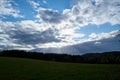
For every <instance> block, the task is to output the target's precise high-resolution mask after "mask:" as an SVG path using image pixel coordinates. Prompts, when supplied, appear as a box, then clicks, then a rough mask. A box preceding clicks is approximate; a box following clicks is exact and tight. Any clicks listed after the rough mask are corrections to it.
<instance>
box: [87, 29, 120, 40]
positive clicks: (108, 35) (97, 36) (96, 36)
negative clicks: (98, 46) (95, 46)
mask: <svg viewBox="0 0 120 80" xmlns="http://www.w3.org/2000/svg"><path fill="white" fill-rule="evenodd" d="M118 34H120V30H116V31H112V32H108V33H105V32H102V33H99V34H96V33H91V34H90V35H89V40H90V41H94V40H102V39H107V38H112V37H115V36H116V35H118Z"/></svg>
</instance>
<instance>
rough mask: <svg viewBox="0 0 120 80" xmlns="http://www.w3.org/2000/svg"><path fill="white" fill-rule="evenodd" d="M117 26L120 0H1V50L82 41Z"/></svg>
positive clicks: (106, 33)
mask: <svg viewBox="0 0 120 80" xmlns="http://www.w3.org/2000/svg"><path fill="white" fill-rule="evenodd" d="M119 30H120V0H0V49H2V50H3V49H23V50H32V49H37V48H52V47H54V48H58V47H63V46H69V45H75V44H82V43H84V42H90V41H97V40H102V39H107V38H111V37H114V36H116V35H117V34H118V33H120V31H119ZM111 34H112V35H111ZM96 44H100V42H96Z"/></svg>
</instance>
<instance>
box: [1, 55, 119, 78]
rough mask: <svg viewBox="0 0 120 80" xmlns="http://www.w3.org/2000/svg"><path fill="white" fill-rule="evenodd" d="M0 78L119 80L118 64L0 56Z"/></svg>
mask: <svg viewBox="0 0 120 80" xmlns="http://www.w3.org/2000/svg"><path fill="white" fill-rule="evenodd" d="M0 80H120V65H117V64H114V65H113V64H79V63H61V62H51V61H41V60H33V59H24V58H10V57H0Z"/></svg>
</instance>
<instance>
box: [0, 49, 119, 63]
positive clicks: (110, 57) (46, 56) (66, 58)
mask: <svg viewBox="0 0 120 80" xmlns="http://www.w3.org/2000/svg"><path fill="white" fill-rule="evenodd" d="M0 56H4V57H20V58H31V59H40V60H50V61H60V62H74V63H98V64H99V63H107V64H120V51H114V52H104V53H88V54H84V55H68V54H55V53H38V52H26V51H18V50H6V51H1V52H0Z"/></svg>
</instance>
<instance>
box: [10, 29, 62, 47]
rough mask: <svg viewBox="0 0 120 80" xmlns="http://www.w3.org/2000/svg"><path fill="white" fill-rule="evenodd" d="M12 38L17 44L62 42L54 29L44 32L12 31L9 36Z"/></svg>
mask: <svg viewBox="0 0 120 80" xmlns="http://www.w3.org/2000/svg"><path fill="white" fill-rule="evenodd" d="M9 35H10V38H11V39H13V40H14V42H15V43H17V44H31V45H34V44H39V43H49V42H60V40H59V39H57V38H56V37H55V32H54V30H52V29H48V30H46V31H43V32H31V33H28V32H25V31H21V30H17V31H12V33H10V34H9Z"/></svg>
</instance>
